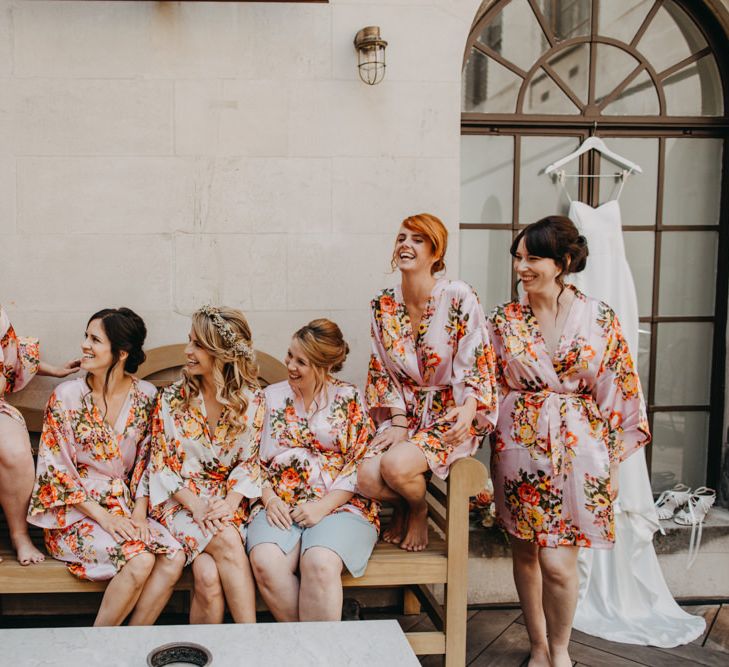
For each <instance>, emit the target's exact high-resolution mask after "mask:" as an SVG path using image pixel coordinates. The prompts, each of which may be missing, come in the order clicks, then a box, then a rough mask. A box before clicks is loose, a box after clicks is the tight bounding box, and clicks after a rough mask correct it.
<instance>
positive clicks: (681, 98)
mask: <svg viewBox="0 0 729 667" xmlns="http://www.w3.org/2000/svg"><path fill="white" fill-rule="evenodd" d="M663 90H664V93H665V95H666V112H667V113H668V114H669V115H670V116H721V114H722V113H724V101H723V100H722V91H721V79H720V78H719V69H718V68H717V66H716V61H715V60H714V56H711V55H709V56H704V57H703V58H701V60H698V61H696V62H695V63H691V64H690V65H689V66H688V67H684V68H683V69H682V70H679V71H678V72H676V73H675V74H671V76H669V77H668V78H666V80H665V81H664V82H663Z"/></svg>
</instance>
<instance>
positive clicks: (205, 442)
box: [149, 382, 265, 564]
mask: <svg viewBox="0 0 729 667" xmlns="http://www.w3.org/2000/svg"><path fill="white" fill-rule="evenodd" d="M183 392H184V389H183V387H182V382H177V383H175V384H173V385H170V386H169V387H167V388H166V389H164V390H163V391H162V392H160V394H159V396H158V398H157V405H156V407H155V411H154V416H153V418H152V456H151V460H150V469H149V488H150V494H149V495H150V505H151V512H152V515H153V516H154V517H155V518H157V519H158V520H159V521H160V522H161V523H162V524H163V525H165V526H166V527H167V528H168V529H169V531H170V532H171V533H172V535H174V536H175V537H176V538H177V540H178V541H179V542H180V544H181V545H182V547H183V549H184V550H185V555H186V556H187V563H188V564H189V563H191V562H192V561H193V560H194V559H195V558H196V557H197V555H198V554H200V553H202V552H203V551H205V548H206V547H207V545H208V543H209V542H210V540H211V539H212V538H213V535H212V534H211V533H210V531H208V534H207V536H205V535H204V534H203V532H202V531H201V530H200V527H199V526H198V525H197V524H196V523H194V522H193V520H192V514H191V512H190V511H189V510H187V509H186V508H185V507H184V506H183V505H182V504H181V503H179V502H177V501H176V500H175V499H174V498H173V497H172V496H173V495H174V494H175V493H177V492H178V491H179V490H180V489H182V488H187V489H190V490H191V491H192V492H193V493H195V494H196V495H198V496H200V497H202V498H204V499H206V500H209V499H212V498H225V496H226V495H227V494H228V492H231V491H232V492H236V493H240V494H242V495H243V499H242V500H241V503H240V506H239V507H238V510H237V512H236V514H235V516H234V518H233V523H234V525H236V526H237V527H238V528H239V530H240V533H241V537H243V538H244V539H245V524H246V523H247V522H248V520H249V519H250V505H249V500H250V499H255V498H259V497H260V495H261V474H260V465H259V461H258V448H259V445H260V439H261V427H262V425H263V415H264V412H265V404H264V398H263V393H262V392H261V391H258V390H256V391H248V397H247V398H248V408H247V410H246V413H245V429H244V430H243V431H242V432H241V433H239V434H238V435H235V434H234V433H233V431H232V425H231V421H230V419H229V418H228V409H227V408H224V409H223V412H222V414H221V415H220V419H219V420H218V423H217V425H216V427H215V431H214V432H213V433H211V432H210V428H209V426H208V420H207V414H206V412H205V402H204V401H203V400H202V397H198V398H197V399H195V400H194V401H193V402H192V403H191V405H190V408H189V409H188V410H185V409H184V408H183V398H184V394H183Z"/></svg>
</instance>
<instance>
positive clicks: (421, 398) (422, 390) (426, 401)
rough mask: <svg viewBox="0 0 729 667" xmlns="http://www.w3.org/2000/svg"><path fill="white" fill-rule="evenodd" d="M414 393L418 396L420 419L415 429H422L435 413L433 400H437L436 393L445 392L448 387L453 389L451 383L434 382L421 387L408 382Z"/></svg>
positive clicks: (407, 385) (445, 397)
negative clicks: (425, 421)
mask: <svg viewBox="0 0 729 667" xmlns="http://www.w3.org/2000/svg"><path fill="white" fill-rule="evenodd" d="M405 386H406V387H408V388H409V389H410V390H411V391H412V392H413V393H414V394H416V395H417V397H418V414H419V419H418V422H417V425H416V427H415V428H414V429H413V430H414V431H420V430H421V429H422V428H424V427H425V423H424V420H425V419H426V418H427V417H428V416H429V415H432V414H433V401H434V400H435V397H436V394H438V393H442V392H445V391H446V390H447V389H451V386H450V385H449V384H434V385H429V386H424V387H419V386H418V385H414V384H406V385H405ZM447 398H448V397H447V396H444V397H443V405H445V404H446V402H447V400H446V399H447Z"/></svg>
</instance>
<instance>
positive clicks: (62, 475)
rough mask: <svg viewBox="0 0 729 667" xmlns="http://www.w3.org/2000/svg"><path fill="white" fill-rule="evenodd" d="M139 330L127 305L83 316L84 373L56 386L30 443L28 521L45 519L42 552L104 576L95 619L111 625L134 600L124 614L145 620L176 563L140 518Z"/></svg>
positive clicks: (143, 453)
mask: <svg viewBox="0 0 729 667" xmlns="http://www.w3.org/2000/svg"><path fill="white" fill-rule="evenodd" d="M145 334H146V330H145V328H144V323H143V322H142V321H141V319H140V318H139V317H138V316H137V315H135V314H134V313H133V312H132V311H130V310H129V309H127V308H120V309H118V310H113V309H107V310H102V311H100V312H98V313H96V314H95V315H93V316H92V317H91V319H90V320H89V323H88V325H87V329H86V337H85V339H84V343H83V345H82V351H83V352H84V356H83V358H82V361H81V367H82V369H84V370H86V371H87V372H88V374H87V376H86V377H85V378H79V379H77V380H70V381H68V382H64V383H62V384H60V385H58V387H56V390H55V391H54V392H53V394H52V395H51V397H50V399H49V401H48V407H47V408H46V413H45V417H44V420H43V433H42V434H41V440H40V446H39V449H38V463H37V472H36V481H35V486H34V488H33V494H32V496H31V500H30V508H29V510H28V521H29V522H30V523H32V524H35V525H36V526H41V527H42V528H44V534H45V542H46V548H47V549H48V552H49V553H50V554H51V555H52V556H53V557H54V558H57V559H58V560H62V561H64V562H65V563H66V564H67V565H68V569H69V571H70V572H71V573H72V574H74V575H76V576H77V577H79V578H80V579H89V580H92V581H103V580H108V579H111V582H110V583H109V585H108V587H107V589H106V593H105V594H104V599H103V601H102V604H101V608H100V609H99V613H98V615H97V618H96V623H95V624H96V625H119V624H120V623H121V622H122V621H123V620H124V619H125V618H126V616H127V614H128V613H129V612H130V611H131V609H132V608H133V607H134V606H135V604H137V602H138V604H137V609H136V610H135V612H134V614H133V615H132V618H131V620H130V623H131V624H148V623H153V622H154V620H155V619H156V617H157V616H158V615H159V613H160V612H161V611H162V608H163V607H164V605H165V604H166V602H167V600H168V599H169V596H170V595H171V594H172V587H173V586H174V584H175V582H176V581H177V579H178V578H179V576H180V574H181V573H182V568H183V566H184V558H183V557H182V553H181V550H180V545H179V544H178V543H177V541H176V540H175V539H174V538H173V537H172V536H171V535H170V534H169V533H168V532H167V530H166V529H165V528H164V527H163V526H161V525H160V524H158V523H157V522H156V521H153V520H151V519H148V518H147V485H146V474H145V470H146V467H147V463H148V460H149V441H150V426H151V420H150V417H151V414H152V408H153V406H154V398H155V395H156V391H157V390H156V389H155V387H154V385H152V384H150V383H149V382H144V381H143V380H138V379H137V378H135V377H133V376H132V375H131V373H133V372H135V371H136V369H137V367H138V365H139V364H140V363H141V361H142V360H143V359H144V353H143V352H142V344H143V342H144V337H145ZM115 359H116V360H115ZM107 371H109V373H108V374H107ZM115 411H116V412H115ZM157 554H159V555H160V557H159V558H155V555H157Z"/></svg>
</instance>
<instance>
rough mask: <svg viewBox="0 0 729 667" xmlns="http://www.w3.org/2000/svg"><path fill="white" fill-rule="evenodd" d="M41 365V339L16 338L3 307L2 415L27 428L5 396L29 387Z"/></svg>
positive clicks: (0, 312) (0, 358)
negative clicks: (39, 340) (3, 386)
mask: <svg viewBox="0 0 729 667" xmlns="http://www.w3.org/2000/svg"><path fill="white" fill-rule="evenodd" d="M39 363H40V353H39V349H38V339H37V338H19V337H18V336H16V335H15V331H14V329H13V325H12V324H10V320H9V319H8V315H7V313H6V312H5V309H4V308H3V307H2V306H0V377H1V378H4V380H5V382H4V384H5V388H4V389H3V388H2V386H1V385H2V384H3V383H2V381H1V380H0V415H9V416H10V417H12V418H13V419H15V420H17V421H19V422H20V423H21V424H23V425H25V420H24V419H23V416H22V415H21V414H20V411H19V410H18V409H17V408H15V407H13V406H12V405H10V403H8V402H7V401H6V400H5V399H4V395H5V394H12V393H13V392H15V391H20V390H21V389H22V388H23V387H25V385H27V384H28V382H30V381H31V379H32V378H33V376H34V375H35V374H36V373H37V372H38V364H39Z"/></svg>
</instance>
